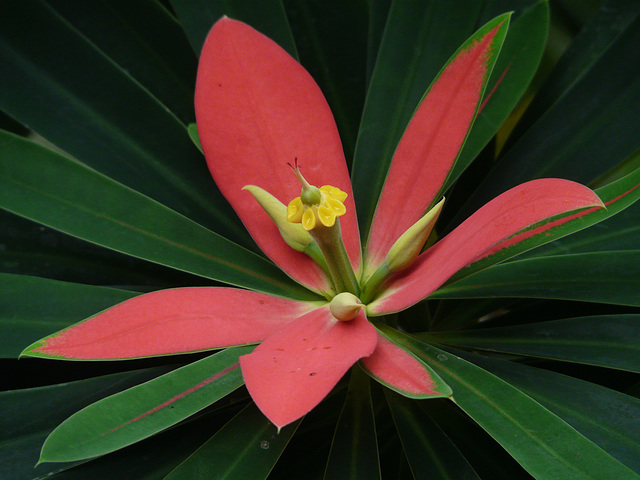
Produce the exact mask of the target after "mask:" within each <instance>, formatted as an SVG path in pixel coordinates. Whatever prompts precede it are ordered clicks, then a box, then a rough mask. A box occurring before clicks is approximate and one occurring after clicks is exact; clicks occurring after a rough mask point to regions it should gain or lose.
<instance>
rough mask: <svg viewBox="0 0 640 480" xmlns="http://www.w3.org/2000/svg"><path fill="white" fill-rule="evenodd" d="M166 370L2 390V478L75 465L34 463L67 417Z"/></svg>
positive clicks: (161, 368)
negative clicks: (48, 439)
mask: <svg viewBox="0 0 640 480" xmlns="http://www.w3.org/2000/svg"><path fill="white" fill-rule="evenodd" d="M164 372H166V368H164V367H156V368H150V369H145V370H140V371H135V372H126V373H117V374H113V375H105V376H101V377H96V378H91V379H87V380H79V381H75V382H67V383H62V384H59V385H50V386H45V387H36V388H26V389H22V390H10V391H4V392H1V393H0V409H1V410H2V412H3V415H2V416H1V417H0V457H2V459H3V461H2V462H0V477H2V478H7V479H9V478H11V479H21V478H34V476H37V477H44V476H46V475H53V474H54V473H56V472H59V471H61V470H66V469H67V468H70V467H72V466H73V465H70V464H66V465H61V464H49V465H38V466H37V467H34V465H35V464H36V463H37V461H38V457H39V455H40V449H41V448H42V443H43V442H44V440H45V439H46V438H47V435H49V433H50V432H51V431H52V430H53V429H54V427H56V426H57V425H58V424H59V423H61V422H62V421H63V420H64V419H65V418H67V417H68V416H69V415H71V414H72V413H74V412H75V411H77V410H78V409H80V408H83V407H85V406H86V405H88V404H90V403H92V402H95V401H97V400H99V399H100V398H102V397H103V396H105V395H111V394H114V393H117V392H119V391H121V390H124V389H126V388H130V387H133V386H134V385H137V384H139V383H141V382H144V381H147V380H149V379H151V378H153V377H155V376H156V375H159V374H161V373H164Z"/></svg>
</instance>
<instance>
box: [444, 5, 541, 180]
mask: <svg viewBox="0 0 640 480" xmlns="http://www.w3.org/2000/svg"><path fill="white" fill-rule="evenodd" d="M548 24H549V7H548V4H547V2H546V1H544V0H543V1H539V2H538V3H536V4H535V5H533V6H532V7H530V8H529V9H527V10H525V11H524V12H523V13H522V15H520V16H519V17H518V18H517V19H516V20H515V21H514V22H512V23H511V24H510V25H509V32H508V33H507V37H506V39H505V41H504V44H503V46H502V49H501V51H500V56H499V57H498V60H497V61H496V64H495V66H494V68H493V72H492V74H491V78H490V79H489V82H488V84H487V89H486V90H485V94H484V99H483V103H482V105H481V107H480V110H479V112H478V115H477V117H476V119H475V121H474V124H473V128H472V129H471V132H469V136H468V138H467V140H466V142H465V144H464V147H463V149H462V151H461V152H460V155H459V157H458V159H457V160H456V163H455V165H454V167H453V169H452V171H451V173H450V174H449V178H447V181H446V183H445V185H443V188H442V193H444V192H445V191H446V190H447V189H448V188H449V187H450V186H451V185H452V184H453V183H454V182H455V181H456V179H457V178H458V177H459V176H460V174H461V173H462V172H463V171H464V170H465V169H466V168H467V167H468V166H469V164H470V163H471V162H472V161H473V160H474V159H475V158H476V156H477V155H478V154H479V153H480V151H481V150H482V149H483V148H484V147H485V145H486V144H487V143H488V142H489V140H491V138H492V137H493V136H494V135H495V133H496V132H497V131H498V129H499V128H500V126H501V125H502V123H503V122H504V121H505V119H506V118H507V116H508V115H509V113H511V111H512V110H513V108H514V107H515V106H516V104H517V102H518V100H520V97H521V96H522V94H523V93H524V92H525V90H526V88H527V86H528V85H529V83H530V82H531V79H532V78H533V75H534V73H535V72H536V70H537V68H538V64H539V63H540V59H541V58H542V53H543V51H544V47H545V45H546V41H547V30H548Z"/></svg>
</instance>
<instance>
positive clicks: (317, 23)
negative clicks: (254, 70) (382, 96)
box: [284, 0, 369, 164]
mask: <svg viewBox="0 0 640 480" xmlns="http://www.w3.org/2000/svg"><path fill="white" fill-rule="evenodd" d="M367 3H368V2H367V1H365V0H351V1H349V2H344V1H342V0H325V1H323V2H309V1H308V0H285V1H284V5H285V7H286V11H287V15H288V17H289V21H290V23H291V28H292V30H293V33H294V37H295V39H296V45H297V46H298V51H299V53H300V62H301V63H302V65H303V66H304V67H305V68H306V69H307V70H308V71H309V73H310V74H311V76H312V77H313V78H314V79H315V80H316V82H318V85H319V86H320V88H321V90H322V92H323V93H324V95H325V97H326V98H327V101H328V103H329V106H330V107H331V111H332V112H333V116H334V118H335V120H336V123H337V125H338V130H339V131H340V137H341V138H342V145H343V148H344V151H345V155H346V158H347V163H348V164H349V163H350V162H351V159H352V157H353V150H354V148H355V143H356V136H357V134H358V124H359V123H360V115H361V114H362V106H363V104H364V95H365V80H366V62H367V33H368V27H369V25H368V23H367V19H368V18H367V17H368V15H367V13H368V9H369V6H368V5H367ZM337 11H339V12H340V15H336V12H337ZM345 46H348V48H345Z"/></svg>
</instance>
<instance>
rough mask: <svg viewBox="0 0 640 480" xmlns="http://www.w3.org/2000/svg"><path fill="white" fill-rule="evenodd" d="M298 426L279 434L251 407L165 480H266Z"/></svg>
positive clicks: (296, 423) (295, 425)
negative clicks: (201, 479)
mask: <svg viewBox="0 0 640 480" xmlns="http://www.w3.org/2000/svg"><path fill="white" fill-rule="evenodd" d="M299 424H300V421H297V422H295V423H294V424H292V425H287V426H286V427H284V428H283V429H282V430H281V431H280V432H278V431H277V429H276V427H275V426H274V425H273V424H272V423H271V422H269V420H267V418H266V417H265V416H264V415H263V414H262V412H261V411H260V410H258V407H256V406H255V405H254V404H253V403H251V404H249V405H248V406H247V407H246V408H244V409H243V410H242V411H241V412H240V413H239V414H238V415H236V416H235V417H234V418H233V419H231V420H230V421H229V423H227V424H226V425H225V426H224V427H223V428H221V429H220V430H219V431H218V432H217V433H216V434H215V435H214V436H213V437H212V438H211V439H210V440H209V441H208V442H207V443H205V444H204V445H202V447H200V448H199V449H198V450H197V451H196V452H195V453H193V455H191V456H190V457H189V458H187V459H186V460H185V461H184V462H183V463H182V464H180V465H178V467H176V469H175V470H173V471H172V472H171V473H170V474H169V475H167V476H166V477H165V480H193V479H195V478H215V479H216V480H235V479H238V480H240V479H242V480H245V479H246V480H263V479H266V478H267V476H268V475H269V472H271V469H272V468H273V466H274V465H275V463H276V462H277V461H278V458H280V455H281V454H282V451H283V450H284V449H285V447H286V446H287V444H288V443H289V440H291V437H292V436H293V434H294V433H295V431H296V428H297V427H298V425H299Z"/></svg>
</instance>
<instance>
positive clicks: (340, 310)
mask: <svg viewBox="0 0 640 480" xmlns="http://www.w3.org/2000/svg"><path fill="white" fill-rule="evenodd" d="M362 307H364V305H363V304H362V302H361V301H360V299H359V298H358V297H356V296H355V295H353V294H351V293H349V292H342V293H339V294H338V295H336V296H335V297H333V299H332V300H331V303H330V304H329V308H330V309H331V314H332V315H333V316H334V317H336V318H337V319H338V320H340V321H341V322H348V321H349V320H353V319H354V318H356V316H357V315H358V312H359V311H360V309H361V308H362Z"/></svg>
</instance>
